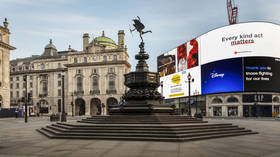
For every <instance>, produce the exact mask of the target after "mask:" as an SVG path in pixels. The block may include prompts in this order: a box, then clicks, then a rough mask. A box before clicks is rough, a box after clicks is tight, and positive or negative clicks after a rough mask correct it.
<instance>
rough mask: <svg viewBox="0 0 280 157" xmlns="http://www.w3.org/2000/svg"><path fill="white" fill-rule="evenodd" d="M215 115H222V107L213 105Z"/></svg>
mask: <svg viewBox="0 0 280 157" xmlns="http://www.w3.org/2000/svg"><path fill="white" fill-rule="evenodd" d="M213 115H214V116H222V107H213Z"/></svg>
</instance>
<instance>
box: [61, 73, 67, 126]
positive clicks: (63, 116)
mask: <svg viewBox="0 0 280 157" xmlns="http://www.w3.org/2000/svg"><path fill="white" fill-rule="evenodd" d="M60 120H61V122H66V121H67V120H66V113H65V106H64V74H62V114H61V119H60Z"/></svg>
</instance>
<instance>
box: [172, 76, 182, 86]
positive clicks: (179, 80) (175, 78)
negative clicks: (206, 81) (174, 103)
mask: <svg viewBox="0 0 280 157" xmlns="http://www.w3.org/2000/svg"><path fill="white" fill-rule="evenodd" d="M171 81H172V83H176V84H179V83H180V82H181V76H180V75H178V74H176V75H173V76H172V78H171Z"/></svg>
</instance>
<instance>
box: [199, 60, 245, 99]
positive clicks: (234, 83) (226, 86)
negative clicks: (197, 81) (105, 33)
mask: <svg viewBox="0 0 280 157" xmlns="http://www.w3.org/2000/svg"><path fill="white" fill-rule="evenodd" d="M242 70H243V68H242V58H233V59H226V60H220V61H216V62H211V63H208V64H204V65H202V66H201V89H202V94H210V93H221V92H238V91H243V72H242Z"/></svg>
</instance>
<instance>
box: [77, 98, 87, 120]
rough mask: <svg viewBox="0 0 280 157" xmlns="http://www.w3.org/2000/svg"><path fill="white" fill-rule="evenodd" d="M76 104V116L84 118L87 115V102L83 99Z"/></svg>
mask: <svg viewBox="0 0 280 157" xmlns="http://www.w3.org/2000/svg"><path fill="white" fill-rule="evenodd" d="M75 104H76V106H75V107H76V110H75V112H76V113H75V114H76V115H79V116H82V115H85V113H86V105H85V101H84V100H83V99H81V98H78V99H76V101H75Z"/></svg>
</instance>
